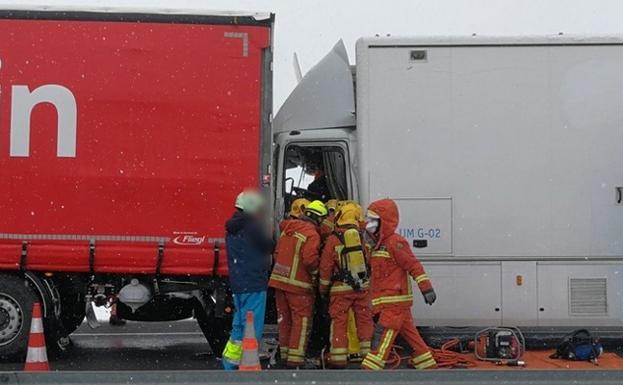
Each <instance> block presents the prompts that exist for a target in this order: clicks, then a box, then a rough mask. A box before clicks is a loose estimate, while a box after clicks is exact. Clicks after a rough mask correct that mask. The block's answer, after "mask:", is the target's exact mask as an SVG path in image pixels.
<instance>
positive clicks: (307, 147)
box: [275, 130, 355, 223]
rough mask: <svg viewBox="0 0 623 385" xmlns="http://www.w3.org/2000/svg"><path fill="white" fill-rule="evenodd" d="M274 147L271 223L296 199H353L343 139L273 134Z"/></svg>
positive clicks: (281, 217)
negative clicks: (275, 157) (275, 155)
mask: <svg viewBox="0 0 623 385" xmlns="http://www.w3.org/2000/svg"><path fill="white" fill-rule="evenodd" d="M325 131H326V130H325ZM303 133H304V132H303ZM276 150H277V151H278V153H279V159H278V163H277V170H276V183H275V223H278V222H280V221H281V220H282V219H284V218H285V217H286V216H287V213H288V212H289V210H290V205H291V204H292V201H294V200H295V199H297V198H306V199H308V200H321V201H323V202H326V201H328V200H329V199H337V200H345V199H353V198H355V197H354V196H353V188H352V186H353V179H352V175H351V173H352V171H351V167H350V164H351V162H350V154H349V145H348V140H347V139H346V138H345V139H343V140H340V139H336V140H330V141H327V140H318V139H314V138H313V137H309V136H308V137H306V135H304V134H301V133H295V134H294V135H293V134H292V133H283V134H280V135H279V136H278V137H277V140H276Z"/></svg>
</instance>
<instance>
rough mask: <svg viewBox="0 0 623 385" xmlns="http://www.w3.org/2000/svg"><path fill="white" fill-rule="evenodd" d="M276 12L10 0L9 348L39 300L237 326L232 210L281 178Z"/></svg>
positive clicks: (18, 344)
mask: <svg viewBox="0 0 623 385" xmlns="http://www.w3.org/2000/svg"><path fill="white" fill-rule="evenodd" d="M273 20H274V18H273V15H272V14H254V13H250V14H233V13H213V14H208V13H201V12H184V11H180V12H170V11H167V12H162V13H154V12H150V13H143V12H140V11H135V10H133V11H115V12H110V11H93V10H92V11H71V12H65V11H63V12H61V11H33V10H3V11H0V36H2V38H1V39H0V186H1V191H2V193H1V194H2V195H1V199H0V356H3V357H4V356H20V355H23V354H24V352H25V348H26V339H27V334H28V330H29V326H30V313H31V307H32V304H33V302H36V301H41V302H42V303H43V305H44V312H45V314H44V322H45V329H46V333H47V337H48V340H49V342H53V343H54V344H55V345H57V346H63V345H64V344H66V343H67V341H68V339H67V338H66V337H67V336H68V335H69V334H70V333H71V332H72V331H74V330H75V329H76V328H77V327H78V326H79V325H80V323H81V322H82V321H83V320H84V318H85V313H86V311H87V309H89V308H90V306H91V303H94V304H95V305H97V306H102V305H110V304H111V303H116V306H117V312H118V314H119V316H120V317H122V318H124V319H128V320H137V321H163V320H178V319H185V318H189V317H193V316H194V317H195V318H197V320H198V321H199V324H200V326H201V328H202V330H203V332H204V334H205V336H206V338H207V340H208V342H209V343H210V344H211V345H212V348H213V350H214V351H215V352H217V353H219V352H220V351H221V349H222V345H223V343H224V342H225V341H226V339H227V329H228V326H229V319H228V315H229V312H230V311H231V308H229V307H228V301H229V298H230V292H229V290H228V282H227V261H226V255H225V252H224V248H223V243H224V242H223V238H224V222H225V221H226V220H227V218H228V217H229V216H230V215H231V213H232V210H233V201H234V199H235V196H236V194H237V193H238V192H239V191H241V190H242V189H244V188H246V187H249V186H257V187H259V186H261V185H262V183H263V182H264V183H270V182H269V178H264V177H263V174H265V173H267V170H268V167H269V163H270V148H271V146H270V143H271V130H270V112H271V110H272V106H271V100H272V95H271V86H272V77H271V67H272V65H271V63H272V41H271V40H272V28H273Z"/></svg>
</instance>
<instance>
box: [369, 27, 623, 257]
mask: <svg viewBox="0 0 623 385" xmlns="http://www.w3.org/2000/svg"><path fill="white" fill-rule="evenodd" d="M476 42H477V40H476ZM357 55H358V56H357V60H358V67H357V80H358V83H357V98H358V99H357V119H358V121H357V130H358V139H359V141H360V146H361V148H362V149H363V151H360V157H361V158H360V166H361V167H360V171H361V172H362V174H361V175H360V177H361V179H362V181H363V182H364V183H362V193H363V196H364V197H366V198H368V200H373V199H376V198H380V197H385V196H390V197H394V198H403V199H404V200H405V201H408V200H409V199H414V200H422V199H428V202H430V204H431V205H436V204H437V203H436V200H437V199H440V198H444V199H448V198H450V199H451V201H452V210H451V211H448V210H444V211H443V212H439V211H438V210H429V211H430V212H429V213H428V214H427V215H426V216H424V217H420V218H417V217H416V216H415V211H410V209H409V208H408V206H409V204H407V203H406V202H404V201H401V203H402V204H401V208H402V217H403V220H404V222H403V223H409V225H411V224H417V226H418V227H422V228H424V229H429V228H433V229H437V228H440V227H442V226H443V225H444V224H446V223H449V222H450V223H452V229H451V231H446V232H444V233H442V234H440V237H439V238H432V239H430V237H428V238H429V244H430V246H429V247H430V249H429V250H432V251H431V252H430V253H429V252H428V251H426V249H424V251H420V253H421V254H423V255H428V254H431V255H432V254H438V250H446V251H447V254H448V255H454V256H457V257H559V256H563V257H570V256H573V257H593V256H602V257H605V256H610V257H614V256H617V257H618V256H622V255H623V241H622V240H623V238H622V236H621V235H622V234H623V206H618V207H617V202H616V200H617V190H616V188H617V187H620V186H622V185H623V167H622V165H623V151H622V149H623V145H622V143H623V70H622V69H623V45H621V44H620V43H613V42H611V41H606V42H604V43H603V44H597V43H591V45H585V44H576V43H573V42H566V41H564V40H563V41H561V42H559V43H555V42H551V41H549V42H541V43H537V42H530V44H519V43H517V44H515V45H512V44H495V43H493V42H488V43H487V44H476V43H472V44H459V45H449V46H445V45H427V44H426V42H419V41H417V40H413V41H400V44H396V43H394V44H392V43H391V40H390V41H383V40H381V41H376V40H375V39H372V40H362V41H360V42H359V45H358V51H357ZM417 55H422V57H421V58H420V57H418V56H417ZM411 206H412V207H416V206H417V207H418V212H422V210H424V211H426V210H425V209H423V208H422V207H421V205H417V204H411ZM448 215H451V217H448ZM405 230H406V231H407V233H409V232H410V229H405ZM413 239H416V237H413ZM439 243H442V244H446V245H447V244H452V245H453V247H452V248H447V247H442V246H437V245H438V244H439Z"/></svg>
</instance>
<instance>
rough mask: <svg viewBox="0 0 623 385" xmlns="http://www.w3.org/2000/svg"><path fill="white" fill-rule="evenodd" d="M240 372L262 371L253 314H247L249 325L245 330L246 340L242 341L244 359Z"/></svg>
mask: <svg viewBox="0 0 623 385" xmlns="http://www.w3.org/2000/svg"><path fill="white" fill-rule="evenodd" d="M238 370H241V371H246V372H253V371H258V370H262V367H261V366H260V356H259V353H258V343H257V339H255V326H254V323H253V312H252V311H248V312H247V325H246V326H245V328H244V339H243V340H242V358H241V359H240V366H239V367H238Z"/></svg>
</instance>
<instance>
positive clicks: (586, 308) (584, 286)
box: [569, 278, 608, 315]
mask: <svg viewBox="0 0 623 385" xmlns="http://www.w3.org/2000/svg"><path fill="white" fill-rule="evenodd" d="M607 293H608V279H607V278H569V314H570V315H607V314H608V294H607Z"/></svg>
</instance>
